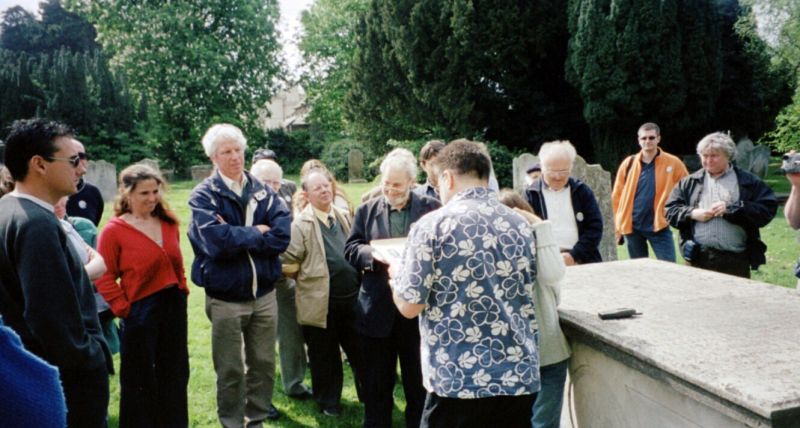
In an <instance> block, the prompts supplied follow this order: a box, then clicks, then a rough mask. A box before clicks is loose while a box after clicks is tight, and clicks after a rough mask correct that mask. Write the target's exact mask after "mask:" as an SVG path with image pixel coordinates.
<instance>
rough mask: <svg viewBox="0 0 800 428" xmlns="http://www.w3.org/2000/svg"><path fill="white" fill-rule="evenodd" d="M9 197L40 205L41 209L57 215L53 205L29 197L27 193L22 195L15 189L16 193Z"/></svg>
mask: <svg viewBox="0 0 800 428" xmlns="http://www.w3.org/2000/svg"><path fill="white" fill-rule="evenodd" d="M9 195H10V196H15V197H17V198H22V199H27V200H29V201H31V202H33V203H35V204H36V205H39V206H40V207H42V208H44V209H46V210H47V211H50V212H51V213H55V208H54V207H53V205H51V204H49V203H47V202H45V201H43V200H41V199H39V198H37V197H36V196H33V195H29V194H27V193H22V192H20V191H19V190H18V189H14V191H12V192H11V193H9Z"/></svg>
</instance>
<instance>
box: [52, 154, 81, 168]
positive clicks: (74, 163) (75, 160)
mask: <svg viewBox="0 0 800 428" xmlns="http://www.w3.org/2000/svg"><path fill="white" fill-rule="evenodd" d="M47 160H49V161H51V162H52V161H57V160H59V161H64V162H69V164H70V165H72V167H73V168H77V167H78V165H80V164H81V156H80V155H75V156H70V157H68V158H58V157H55V156H50V157H49V158H47Z"/></svg>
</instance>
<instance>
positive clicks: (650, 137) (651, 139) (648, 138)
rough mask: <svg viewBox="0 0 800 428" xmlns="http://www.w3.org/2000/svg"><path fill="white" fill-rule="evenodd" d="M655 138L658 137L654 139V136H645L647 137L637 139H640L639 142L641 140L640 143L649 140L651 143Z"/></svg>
mask: <svg viewBox="0 0 800 428" xmlns="http://www.w3.org/2000/svg"><path fill="white" fill-rule="evenodd" d="M656 138H658V137H656V136H655V135H647V136H645V137H639V139H640V140H642V141H645V140H650V141H653V140H655V139H656Z"/></svg>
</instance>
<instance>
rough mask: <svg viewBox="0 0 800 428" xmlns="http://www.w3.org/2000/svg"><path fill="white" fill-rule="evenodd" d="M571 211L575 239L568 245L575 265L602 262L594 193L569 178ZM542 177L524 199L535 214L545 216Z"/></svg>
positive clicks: (600, 223)
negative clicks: (574, 223)
mask: <svg viewBox="0 0 800 428" xmlns="http://www.w3.org/2000/svg"><path fill="white" fill-rule="evenodd" d="M567 185H568V186H569V191H570V196H571V199H572V210H573V211H574V212H575V222H576V223H577V224H578V242H576V243H575V246H573V247H572V250H570V252H569V254H570V255H571V256H572V258H573V259H575V262H576V263H578V264H586V263H597V262H602V261H603V258H602V257H601V256H600V250H599V249H598V247H599V246H600V240H601V239H603V215H602V214H601V213H600V207H599V206H598V205H597V199H596V198H595V197H594V192H592V189H590V188H589V186H587V185H586V184H585V183H584V182H582V181H580V180H578V179H576V178H572V177H570V178H569V182H568V183H567ZM543 187H544V180H536V181H534V182H533V183H531V185H530V187H529V188H528V190H526V191H525V198H526V199H527V200H528V203H529V204H531V207H533V211H534V212H535V213H536V215H538V216H539V217H541V218H543V219H547V218H548V215H547V205H546V204H545V202H544V195H542V188H543Z"/></svg>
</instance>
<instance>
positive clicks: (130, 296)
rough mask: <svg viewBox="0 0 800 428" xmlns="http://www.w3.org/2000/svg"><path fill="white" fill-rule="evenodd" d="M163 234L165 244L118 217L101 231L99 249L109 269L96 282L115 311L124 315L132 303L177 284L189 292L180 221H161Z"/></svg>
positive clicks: (126, 314) (117, 314)
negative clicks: (184, 267)
mask: <svg viewBox="0 0 800 428" xmlns="http://www.w3.org/2000/svg"><path fill="white" fill-rule="evenodd" d="M161 236H162V240H163V241H164V245H163V247H160V246H158V244H157V243H156V242H155V241H153V240H152V239H150V237H148V236H147V235H145V234H144V233H142V232H141V231H139V230H138V229H136V228H134V227H133V226H131V225H129V224H128V223H127V222H125V221H124V220H122V219H121V218H119V217H113V218H112V219H111V220H109V222H108V224H106V226H105V227H104V228H103V231H102V232H101V233H100V238H99V241H98V244H97V251H98V252H99V253H100V255H102V256H103V259H105V262H106V267H107V270H106V273H105V274H104V275H103V276H102V277H100V279H98V280H97V281H96V283H95V284H96V286H97V290H98V291H99V292H100V294H101V295H102V296H103V298H104V299H106V302H108V304H109V305H110V306H111V311H112V312H113V313H114V315H116V316H118V317H121V318H125V317H126V316H128V312H129V311H130V307H131V303H133V302H135V301H137V300H141V299H143V298H145V297H147V296H149V295H151V294H153V293H156V292H158V291H161V290H163V289H165V288H167V287H168V286H171V285H174V284H177V285H178V288H180V289H181V290H183V292H185V293H186V294H189V288H188V287H187V286H186V277H185V276H184V273H183V256H182V255H181V248H180V238H179V232H178V225H177V224H168V223H166V222H164V221H162V222H161ZM117 279H119V280H120V281H119V283H117Z"/></svg>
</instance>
